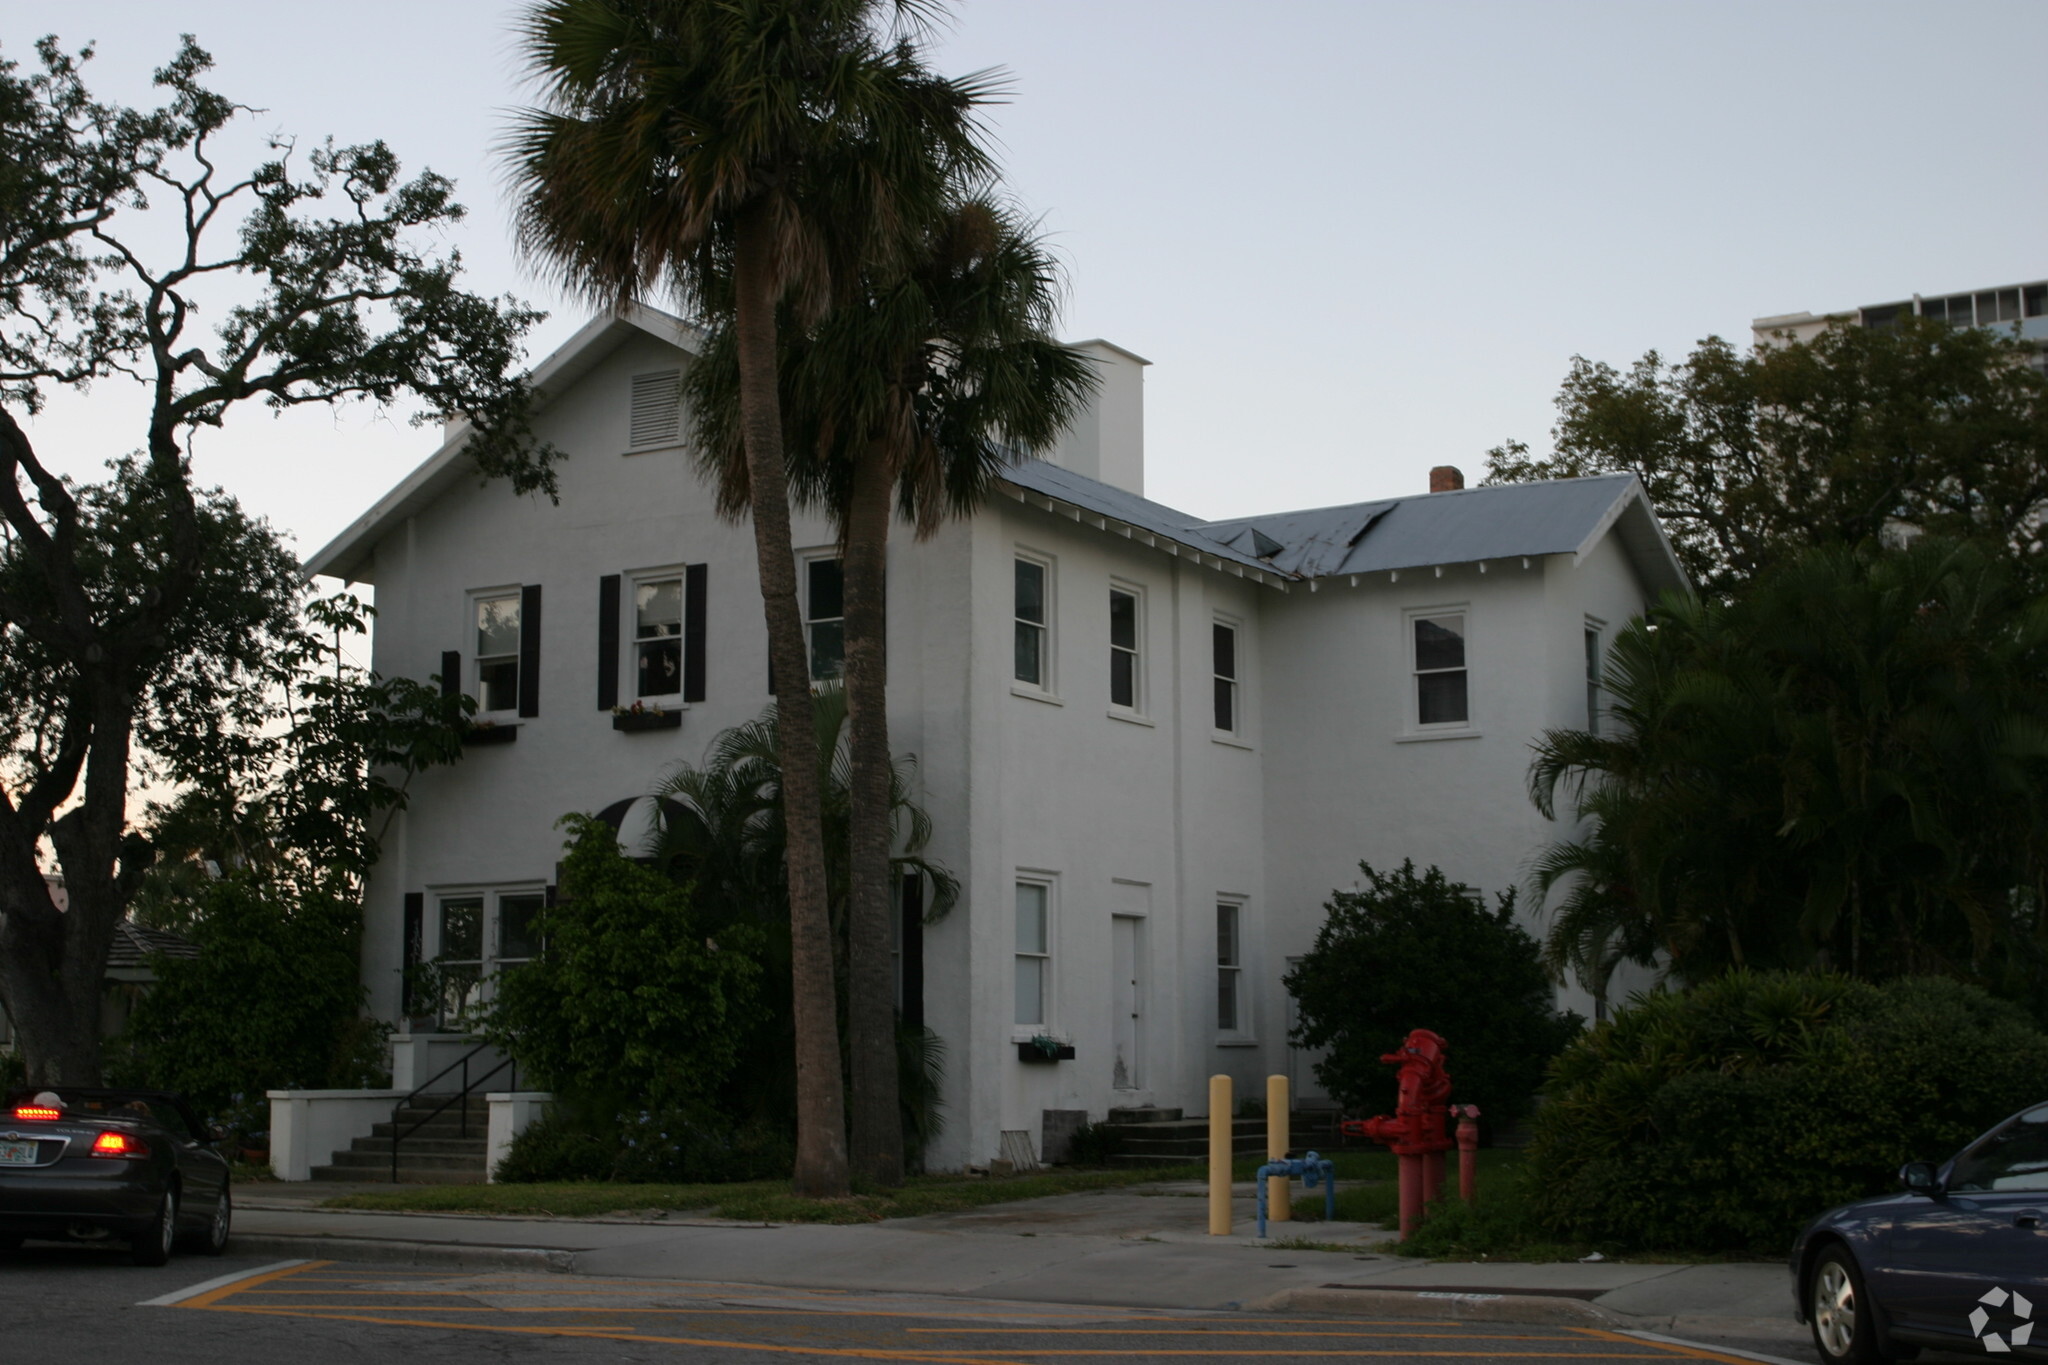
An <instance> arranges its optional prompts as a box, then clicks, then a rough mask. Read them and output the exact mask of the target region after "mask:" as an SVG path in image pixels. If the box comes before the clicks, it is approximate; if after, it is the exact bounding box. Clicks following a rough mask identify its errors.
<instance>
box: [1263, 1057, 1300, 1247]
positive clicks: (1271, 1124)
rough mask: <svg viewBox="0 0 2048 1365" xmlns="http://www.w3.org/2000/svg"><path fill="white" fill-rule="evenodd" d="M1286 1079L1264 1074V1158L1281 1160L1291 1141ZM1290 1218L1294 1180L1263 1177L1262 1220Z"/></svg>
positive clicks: (1283, 1177) (1285, 1154) (1292, 1139)
mask: <svg viewBox="0 0 2048 1365" xmlns="http://www.w3.org/2000/svg"><path fill="white" fill-rule="evenodd" d="M1289 1118H1290V1115H1289V1114H1288V1111H1287V1078H1286V1077H1285V1076H1268V1077H1266V1160H1268V1161H1285V1160H1286V1159H1287V1149H1288V1147H1289V1146H1290V1145H1292V1143H1293V1141H1294V1135H1293V1134H1292V1133H1290V1132H1289V1131H1288V1120H1289ZM1293 1217H1294V1182H1293V1181H1291V1180H1289V1179H1288V1178H1287V1177H1286V1176H1284V1175H1269V1176H1267V1177H1266V1221H1267V1222H1269V1223H1285V1222H1287V1221H1288V1220H1289V1219H1291V1218H1293Z"/></svg>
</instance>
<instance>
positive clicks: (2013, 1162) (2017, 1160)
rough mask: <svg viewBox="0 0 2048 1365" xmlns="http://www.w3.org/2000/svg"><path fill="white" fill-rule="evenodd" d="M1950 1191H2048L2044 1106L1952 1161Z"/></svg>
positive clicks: (2046, 1112)
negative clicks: (1953, 1167)
mask: <svg viewBox="0 0 2048 1365" xmlns="http://www.w3.org/2000/svg"><path fill="white" fill-rule="evenodd" d="M1948 1187H1949V1188H1950V1189H1951V1190H1958V1191H1966V1192H1973V1193H2002V1192H2004V1191H2007V1190H2011V1191H2015V1192H2032V1191H2036V1190H2048V1105H2042V1106H2041V1107H2040V1108H2038V1109H2030V1110H2028V1111H2027V1112H2026V1113H2024V1114H2021V1115H2020V1116H2019V1117H2018V1118H2016V1119H2014V1120H2012V1121H2011V1122H2010V1123H2008V1124H2006V1125H2005V1126H2003V1127H2002V1128H1998V1129H1996V1130H1995V1131H1993V1132H1992V1133H1991V1134H1989V1135H1988V1136H1987V1137H1985V1138H1984V1139H1983V1140H1982V1141H1980V1142H1978V1143H1977V1145H1976V1146H1974V1147H1972V1148H1970V1149H1969V1150H1968V1151H1966V1152H1964V1153H1963V1154H1962V1155H1961V1156H1959V1157H1957V1158H1956V1164H1955V1169H1954V1170H1953V1171H1951V1172H1950V1173H1949V1180H1948Z"/></svg>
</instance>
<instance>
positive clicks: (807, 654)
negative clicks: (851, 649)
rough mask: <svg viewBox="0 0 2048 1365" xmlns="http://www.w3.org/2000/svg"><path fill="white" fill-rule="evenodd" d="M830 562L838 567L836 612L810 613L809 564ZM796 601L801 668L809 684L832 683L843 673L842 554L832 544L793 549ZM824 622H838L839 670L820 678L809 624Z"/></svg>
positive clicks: (844, 634)
mask: <svg viewBox="0 0 2048 1365" xmlns="http://www.w3.org/2000/svg"><path fill="white" fill-rule="evenodd" d="M827 561H830V562H832V563H836V564H837V565H838V566H839V615H837V616H812V615H811V566H812V565H813V564H820V563H825V562H827ZM796 564H797V604H798V607H799V608H800V610H801V611H802V612H803V618H804V667H805V668H807V669H809V670H810V682H811V686H812V687H817V686H819V685H820V684H822V683H828V682H834V681H837V680H839V679H842V678H844V677H845V676H846V556H844V555H842V554H840V553H839V551H838V549H837V548H836V547H833V546H826V547H825V548H823V549H811V550H800V551H798V552H797V557H796ZM828 621H837V622H838V623H839V671H838V672H837V673H830V674H827V675H825V676H823V677H820V676H819V675H818V664H817V660H816V658H815V657H814V652H813V650H812V648H811V627H812V626H813V625H816V624H820V623H823V622H828Z"/></svg>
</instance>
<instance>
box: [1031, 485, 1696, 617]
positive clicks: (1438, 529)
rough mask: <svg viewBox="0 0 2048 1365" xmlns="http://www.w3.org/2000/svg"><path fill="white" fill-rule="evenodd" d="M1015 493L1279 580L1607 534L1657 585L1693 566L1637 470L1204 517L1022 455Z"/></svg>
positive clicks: (1215, 563)
mask: <svg viewBox="0 0 2048 1365" xmlns="http://www.w3.org/2000/svg"><path fill="white" fill-rule="evenodd" d="M1003 480H1004V482H1005V483H1006V484H1008V485H1009V486H1010V489H1009V491H1010V495H1011V496H1012V497H1014V498H1017V499H1018V500H1019V501H1022V502H1028V503H1036V504H1038V505H1040V506H1043V507H1045V508H1046V510H1048V511H1053V512H1057V513H1063V514H1065V515H1067V516H1070V517H1072V518H1073V519H1074V520H1076V521H1081V522H1083V523H1092V524H1094V525H1095V526H1097V527H1098V528H1099V529H1101V530H1105V531H1111V532H1113V533H1116V534H1121V535H1125V536H1131V537H1133V538H1139V539H1146V540H1147V541H1148V543H1156V542H1158V541H1161V540H1164V541H1166V542H1168V544H1167V545H1166V546H1165V547H1163V548H1166V549H1168V551H1169V553H1175V554H1178V553H1181V552H1183V551H1192V552H1193V553H1194V555H1195V557H1196V558H1197V560H1198V562H1204V563H1209V564H1211V566H1212V567H1214V568H1218V569H1223V570H1226V571H1227V572H1234V573H1236V574H1238V576H1240V577H1246V578H1253V579H1256V580H1257V581H1259V582H1263V583H1267V584H1269V585H1271V586H1273V587H1278V588H1285V587H1286V585H1287V584H1289V583H1299V582H1308V583H1311V584H1313V583H1314V581H1315V580H1317V579H1321V578H1335V577H1339V576H1344V575H1356V574H1364V573H1398V572H1399V571H1401V570H1403V569H1424V568H1433V567H1437V566H1442V565H1450V564H1470V563H1476V562H1482V561H1486V560H1496V559H1514V558H1522V557H1529V558H1534V557H1536V556H1539V555H1555V554H1569V555H1573V556H1575V557H1579V558H1583V557H1584V556H1585V555H1587V554H1589V553H1591V552H1592V549H1593V547H1594V546H1595V545H1596V544H1598V543H1599V541H1600V539H1601V537H1602V536H1604V535H1605V534H1606V533H1607V532H1608V531H1609V530H1613V531H1615V533H1616V534H1617V536H1618V537H1619V539H1620V541H1621V545H1622V549H1623V551H1624V552H1625V553H1626V554H1627V555H1628V556H1629V559H1630V561H1631V562H1632V563H1633V565H1634V566H1635V569H1636V572H1637V573H1638V574H1639V575H1641V577H1642V578H1643V580H1644V582H1645V583H1646V584H1648V585H1649V587H1650V589H1651V591H1653V592H1658V591H1663V590H1665V589H1680V590H1682V589H1684V588H1686V587H1687V586H1688V582H1687V579H1686V576H1685V571H1684V570H1683V569H1682V568H1680V567H1679V564H1678V557H1677V555H1676V554H1675V553H1673V551H1672V549H1671V542H1670V540H1669V539H1668V538H1667V537H1666V536H1665V534H1664V530H1663V527H1662V526H1660V525H1659V524H1658V522H1657V516H1656V513H1655V511H1654V510H1653V509H1652V508H1651V507H1650V500H1649V497H1648V495H1647V494H1645V493H1644V491H1643V486H1642V483H1641V481H1640V480H1638V479H1637V478H1636V476H1635V475H1633V474H1599V475H1594V476H1591V477H1588V478H1582V479H1556V480H1552V481H1550V482H1546V483H1524V484H1498V485H1493V486H1490V487H1485V488H1468V489H1462V490H1460V491H1458V492H1454V493H1418V494H1415V495H1414V496H1412V497H1405V498H1388V499H1385V500H1382V501H1379V502H1360V503H1351V504H1348V505H1345V506H1340V507H1314V508H1308V509H1305V510H1302V511H1297V512H1274V513H1269V514H1266V515H1263V516H1252V517H1238V518H1234V519H1232V520H1229V521H1203V520H1202V519H1201V518H1199V517H1193V516H1189V515H1188V514H1187V513H1185V512H1178V511H1175V510H1174V509H1173V508H1171V507H1168V506H1166V505H1165V504H1163V503H1157V502H1153V501H1152V500H1151V499H1149V498H1141V497H1139V496H1138V495H1136V494H1135V493H1129V492H1126V491H1124V490H1123V489H1121V488H1115V487H1112V486H1111V485H1109V484H1105V483H1102V482H1101V481H1100V480H1097V479H1091V478H1088V477H1087V476H1085V475H1082V474H1076V473H1074V472H1073V471H1072V470H1069V469H1062V468H1060V467H1059V466H1057V465H1051V464H1047V463H1045V462H1044V461H1042V460H1026V461H1024V462H1023V463H1021V464H1019V465H1016V466H1014V467H1012V468H1011V469H1009V470H1006V471H1005V472H1004V474H1003Z"/></svg>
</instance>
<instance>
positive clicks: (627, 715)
mask: <svg viewBox="0 0 2048 1365" xmlns="http://www.w3.org/2000/svg"><path fill="white" fill-rule="evenodd" d="M682 723H683V713H682V712H680V711H654V710H647V711H623V710H622V711H614V712H612V729H614V730H624V731H626V732H628V733H637V732H638V731H641V730H674V729H676V728H677V727H679V726H681V725H682Z"/></svg>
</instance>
